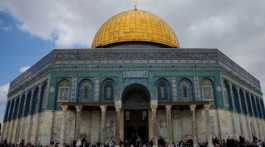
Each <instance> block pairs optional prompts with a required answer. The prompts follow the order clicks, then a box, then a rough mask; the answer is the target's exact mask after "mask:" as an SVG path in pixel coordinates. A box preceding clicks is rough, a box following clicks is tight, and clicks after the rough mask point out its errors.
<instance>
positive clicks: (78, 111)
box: [75, 106, 82, 140]
mask: <svg viewBox="0 0 265 147" xmlns="http://www.w3.org/2000/svg"><path fill="white" fill-rule="evenodd" d="M75 109H76V121H75V122H76V126H75V139H76V140H77V139H79V137H80V118H81V111H82V106H75Z"/></svg>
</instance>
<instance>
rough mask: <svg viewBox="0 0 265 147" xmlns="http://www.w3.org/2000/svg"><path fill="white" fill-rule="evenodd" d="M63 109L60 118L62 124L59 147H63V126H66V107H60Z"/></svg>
mask: <svg viewBox="0 0 265 147" xmlns="http://www.w3.org/2000/svg"><path fill="white" fill-rule="evenodd" d="M61 107H62V109H63V117H62V124H61V130H60V147H64V143H65V125H66V113H67V108H68V106H67V105H61Z"/></svg>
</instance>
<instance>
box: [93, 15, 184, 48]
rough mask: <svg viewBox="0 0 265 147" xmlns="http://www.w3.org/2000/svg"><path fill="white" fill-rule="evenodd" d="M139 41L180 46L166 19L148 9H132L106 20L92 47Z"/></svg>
mask: <svg viewBox="0 0 265 147" xmlns="http://www.w3.org/2000/svg"><path fill="white" fill-rule="evenodd" d="M138 41H139V42H151V43H158V44H163V45H166V46H169V47H174V48H179V47H180V45H179V42H178V39H177V37H176V34H175V32H174V30H173V29H172V28H171V27H170V26H169V25H168V24H167V23H166V22H165V21H164V20H162V19H161V18H159V17H158V16H156V15H153V14H151V13H149V12H146V11H142V10H130V11H125V12H122V13H119V14H117V15H115V16H113V17H112V18H110V19H109V20H108V21H107V22H105V23H104V24H103V25H102V26H101V28H100V29H99V31H98V32H97V34H96V36H95V38H94V41H93V43H92V48H97V47H104V46H107V45H111V44H114V43H122V42H138Z"/></svg>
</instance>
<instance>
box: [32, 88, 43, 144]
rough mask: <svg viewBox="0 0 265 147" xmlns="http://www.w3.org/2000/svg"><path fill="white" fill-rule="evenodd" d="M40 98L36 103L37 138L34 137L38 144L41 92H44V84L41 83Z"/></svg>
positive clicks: (35, 142)
mask: <svg viewBox="0 0 265 147" xmlns="http://www.w3.org/2000/svg"><path fill="white" fill-rule="evenodd" d="M38 92H39V93H38V100H37V103H36V105H37V106H36V120H37V122H36V130H35V131H36V132H35V139H34V144H35V145H36V146H37V144H38V143H39V130H40V118H41V117H40V115H41V114H40V110H41V108H40V104H41V93H42V84H40V85H39V91H38Z"/></svg>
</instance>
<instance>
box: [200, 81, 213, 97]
mask: <svg viewBox="0 0 265 147" xmlns="http://www.w3.org/2000/svg"><path fill="white" fill-rule="evenodd" d="M201 92H202V98H203V99H213V98H214V94H213V84H212V81H211V80H209V79H204V80H203V81H202V82H201Z"/></svg>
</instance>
